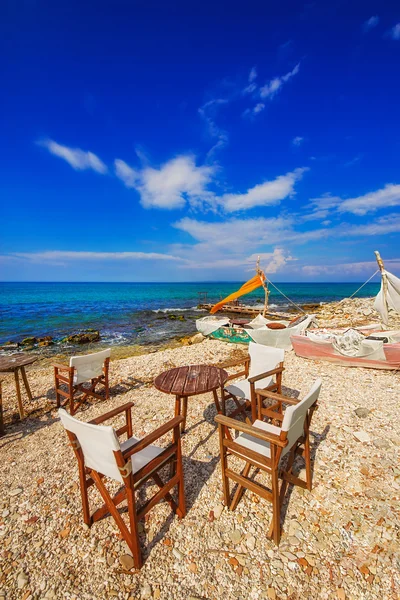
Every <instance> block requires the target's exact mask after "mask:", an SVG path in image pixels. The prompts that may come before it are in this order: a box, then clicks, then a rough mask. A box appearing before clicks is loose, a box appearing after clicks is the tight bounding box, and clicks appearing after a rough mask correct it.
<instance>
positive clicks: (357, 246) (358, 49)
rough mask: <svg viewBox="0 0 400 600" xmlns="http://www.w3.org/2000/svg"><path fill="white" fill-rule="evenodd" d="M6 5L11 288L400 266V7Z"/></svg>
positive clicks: (332, 274) (306, 274)
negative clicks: (378, 259) (257, 269)
mask: <svg viewBox="0 0 400 600" xmlns="http://www.w3.org/2000/svg"><path fill="white" fill-rule="evenodd" d="M1 12H2V13H3V14H2V15H1V20H0V34H1V35H0V39H1V42H0V43H1V46H2V48H1V55H2V60H1V65H0V75H1V81H2V110H1V111H0V128H1V132H2V133H1V141H2V143H1V147H0V153H1V156H0V159H1V165H2V169H1V171H2V175H1V182H0V194H1V198H2V205H3V206H2V217H3V218H2V228H1V230H2V231H1V245H0V255H1V256H0V265H1V272H2V274H1V278H2V279H3V280H17V281H22V280H28V281H29V280H32V281H53V280H54V281H57V280H59V281H157V280H159V281H204V280H236V281H238V280H242V279H246V278H247V277H250V276H252V271H253V270H254V265H255V260H256V258H257V255H261V262H262V265H263V266H264V267H265V268H266V271H267V273H268V274H269V275H270V277H271V279H272V280H273V281H363V280H364V279H366V278H367V277H368V276H370V275H371V274H372V273H373V272H374V270H375V268H376V267H375V263H374V255H373V250H375V249H379V250H380V251H381V254H382V256H383V258H384V259H385V261H386V265H387V268H388V270H391V271H393V272H395V273H397V274H398V273H399V272H400V243H399V242H400V212H399V206H400V160H399V159H400V119H399V97H400V6H399V3H398V2H394V1H393V2H368V1H364V2H351V1H350V2H342V1H340V2H338V1H336V2H335V1H331V2H329V3H328V2H325V1H322V0H321V1H319V2H318V1H316V2H308V3H304V4H302V3H301V2H280V3H279V5H277V3H275V2H269V1H262V2H261V1H257V2H256V1H252V0H250V1H247V2H245V3H243V2H232V1H230V2H222V1H217V2H209V3H208V2H203V3H201V4H198V3H196V4H195V3H191V2H174V3H172V4H171V3H165V2H152V1H151V0H148V1H146V2H135V1H132V2H128V1H124V2H122V1H118V0H116V1H113V2H104V1H96V2H90V1H87V2H83V3H82V2H74V1H70V2H68V3H65V2H63V3H61V2H56V3H54V2H49V1H48V2H42V1H40V0H38V1H36V2H34V1H31V2H20V1H18V0H16V1H12V2H11V1H9V2H8V3H7V2H6V3H5V4H4V3H3V4H2V8H1Z"/></svg>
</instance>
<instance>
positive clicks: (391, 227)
mask: <svg viewBox="0 0 400 600" xmlns="http://www.w3.org/2000/svg"><path fill="white" fill-rule="evenodd" d="M336 231H337V234H338V235H340V236H341V237H345V236H346V237H351V236H354V235H357V236H364V235H372V236H375V235H388V234H390V233H398V232H400V214H396V213H393V214H390V215H386V216H384V217H379V218H378V219H375V220H374V221H372V223H366V224H364V225H348V226H345V227H338V228H337V230H336Z"/></svg>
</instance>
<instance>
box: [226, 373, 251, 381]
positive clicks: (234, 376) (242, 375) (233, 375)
mask: <svg viewBox="0 0 400 600" xmlns="http://www.w3.org/2000/svg"><path fill="white" fill-rule="evenodd" d="M246 375H247V373H246V371H239V373H231V374H230V375H229V376H228V378H227V380H226V381H230V380H231V379H237V378H238V377H246Z"/></svg>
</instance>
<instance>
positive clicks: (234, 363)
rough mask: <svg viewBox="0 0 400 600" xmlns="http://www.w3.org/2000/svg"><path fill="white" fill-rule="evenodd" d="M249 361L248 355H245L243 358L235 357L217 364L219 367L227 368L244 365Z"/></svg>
mask: <svg viewBox="0 0 400 600" xmlns="http://www.w3.org/2000/svg"><path fill="white" fill-rule="evenodd" d="M249 361H250V356H245V357H244V358H237V359H236V360H228V361H226V362H224V363H222V365H221V364H218V367H219V368H220V369H227V368H229V367H238V366H239V365H244V364H245V363H246V362H249Z"/></svg>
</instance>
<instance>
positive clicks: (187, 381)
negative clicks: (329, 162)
mask: <svg viewBox="0 0 400 600" xmlns="http://www.w3.org/2000/svg"><path fill="white" fill-rule="evenodd" d="M227 379H228V373H227V372H226V371H224V369H221V368H219V367H211V366H209V365H192V366H190V367H176V368H175V369H169V371H165V372H164V373H161V375H158V377H156V379H155V381H154V385H155V387H156V388H157V389H158V390H160V392H164V393H166V394H174V395H175V416H179V415H180V414H181V412H182V416H183V419H184V420H183V423H182V433H183V432H184V431H185V426H186V416H187V404H188V397H189V396H197V395H199V394H206V393H207V392H212V393H213V396H214V402H215V408H216V409H217V412H218V413H219V414H221V413H222V410H221V405H220V403H219V399H218V394H217V389H218V388H223V386H224V384H225V382H226V380H227ZM182 404H183V407H182V406H181V405H182Z"/></svg>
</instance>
